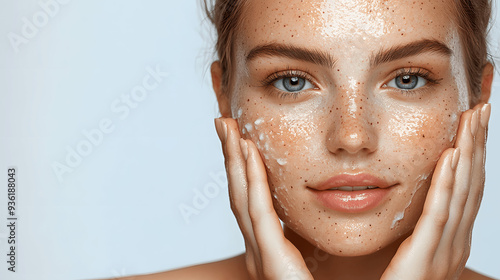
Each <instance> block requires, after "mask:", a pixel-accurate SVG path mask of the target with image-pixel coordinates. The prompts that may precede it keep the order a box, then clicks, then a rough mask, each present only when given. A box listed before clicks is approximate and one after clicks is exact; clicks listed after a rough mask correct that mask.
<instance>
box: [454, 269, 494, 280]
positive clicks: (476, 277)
mask: <svg viewBox="0 0 500 280" xmlns="http://www.w3.org/2000/svg"><path fill="white" fill-rule="evenodd" d="M460 280H495V279H493V278H490V277H488V276H485V275H483V274H480V273H477V272H475V271H474V270H471V269H468V268H465V269H464V272H463V273H462V276H461V277H460Z"/></svg>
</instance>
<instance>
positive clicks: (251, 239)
mask: <svg viewBox="0 0 500 280" xmlns="http://www.w3.org/2000/svg"><path fill="white" fill-rule="evenodd" d="M222 126H223V127H225V129H226V131H227V140H226V145H225V146H226V148H225V149H226V153H225V165H226V172H227V174H228V176H227V177H228V184H229V199H230V203H231V210H232V211H233V213H234V215H235V217H236V220H237V222H238V225H239V227H240V229H241V232H242V233H243V237H244V238H245V242H246V245H247V250H248V249H249V248H250V247H251V249H252V250H253V253H254V255H259V254H258V251H257V250H258V247H257V242H256V241H255V236H254V234H253V229H252V221H251V219H250V214H249V213H248V189H247V187H248V183H247V176H246V163H245V160H244V158H243V155H242V154H241V149H240V144H239V139H240V136H239V132H238V124H237V123H236V121H235V120H233V119H230V118H226V119H223V120H222Z"/></svg>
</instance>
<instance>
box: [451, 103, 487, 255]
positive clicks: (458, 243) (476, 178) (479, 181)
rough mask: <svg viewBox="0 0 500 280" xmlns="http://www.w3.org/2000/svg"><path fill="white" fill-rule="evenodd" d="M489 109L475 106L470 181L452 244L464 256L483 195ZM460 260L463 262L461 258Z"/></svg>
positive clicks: (468, 248)
mask: <svg viewBox="0 0 500 280" xmlns="http://www.w3.org/2000/svg"><path fill="white" fill-rule="evenodd" d="M490 110H491V107H490V106H489V105H485V106H481V107H479V108H477V112H478V116H479V120H478V129H477V132H476V135H475V143H474V153H473V154H474V157H473V162H472V171H471V174H472V175H471V182H470V185H471V188H470V192H469V197H468V199H467V202H466V204H465V207H464V213H463V217H462V220H461V222H460V224H459V226H458V229H457V233H456V237H455V242H454V245H453V247H454V248H455V250H456V251H457V250H459V252H456V253H455V255H459V254H458V253H460V252H463V255H464V257H465V258H468V255H469V251H470V239H471V234H472V227H473V224H474V220H475V219H476V215H477V212H478V210H479V206H480V204H481V199H482V196H483V190H484V181H485V171H484V164H485V150H486V148H485V145H486V133H487V127H488V126H487V124H488V120H489V116H490V112H491V111H490ZM461 262H463V260H462V261H461Z"/></svg>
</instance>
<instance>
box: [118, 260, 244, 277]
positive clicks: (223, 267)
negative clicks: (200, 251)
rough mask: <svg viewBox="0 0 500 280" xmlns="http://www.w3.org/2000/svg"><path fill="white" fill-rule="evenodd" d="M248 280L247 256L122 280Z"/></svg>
mask: <svg viewBox="0 0 500 280" xmlns="http://www.w3.org/2000/svg"><path fill="white" fill-rule="evenodd" d="M169 279H175V280H194V279H204V280H212V279H213V280H216V279H217V280H248V279H249V278H248V274H247V270H246V265H245V255H238V256H236V257H232V258H229V259H225V260H221V261H216V262H211V263H205V264H199V265H195V266H189V267H184V268H179V269H176V270H171V271H165V272H160V273H154V274H147V275H137V276H131V277H126V278H121V279H120V280H169Z"/></svg>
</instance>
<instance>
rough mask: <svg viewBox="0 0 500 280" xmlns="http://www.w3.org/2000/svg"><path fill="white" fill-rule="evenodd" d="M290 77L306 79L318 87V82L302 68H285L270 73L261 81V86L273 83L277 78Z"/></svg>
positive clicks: (315, 87)
mask: <svg viewBox="0 0 500 280" xmlns="http://www.w3.org/2000/svg"><path fill="white" fill-rule="evenodd" d="M290 77H299V78H303V79H306V80H308V81H309V82H310V83H311V84H312V85H313V86H314V89H320V87H319V86H318V83H317V82H316V81H315V79H314V78H313V77H312V76H311V75H310V74H309V73H307V72H305V71H302V70H294V69H287V70H284V71H277V72H274V73H272V74H271V75H269V76H268V77H267V78H265V79H264V80H263V81H262V86H270V85H273V84H274V82H276V81H277V80H279V79H283V78H290ZM277 90H278V89H277Z"/></svg>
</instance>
